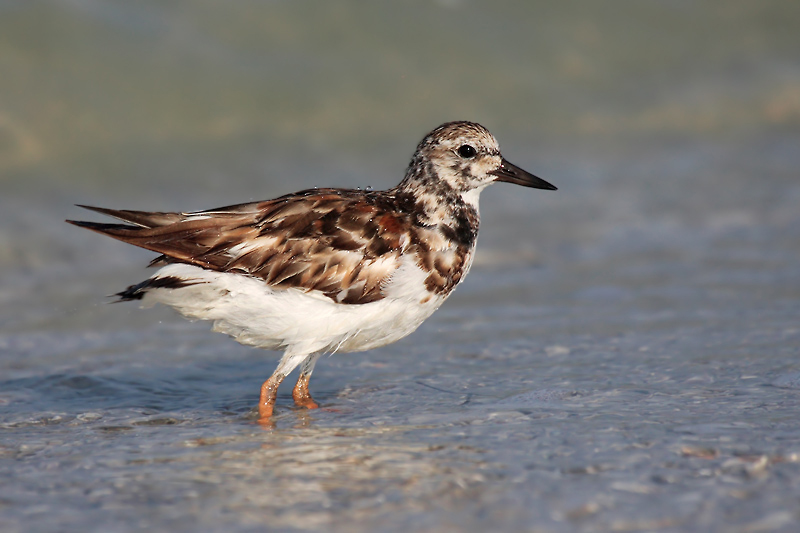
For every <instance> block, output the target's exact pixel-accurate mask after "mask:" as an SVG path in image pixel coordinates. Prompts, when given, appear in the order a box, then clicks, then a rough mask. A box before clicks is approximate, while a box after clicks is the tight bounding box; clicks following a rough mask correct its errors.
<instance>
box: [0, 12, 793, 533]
mask: <svg viewBox="0 0 800 533" xmlns="http://www.w3.org/2000/svg"><path fill="white" fill-rule="evenodd" d="M242 6H243V7H241V8H239V9H232V8H230V7H229V6H224V7H223V6H222V4H219V5H218V4H217V3H214V2H183V1H178V2H170V3H168V4H164V3H157V2H153V3H149V2H138V3H135V4H133V3H129V2H122V1H118V2H114V1H100V0H93V1H90V0H77V1H73V2H44V1H42V2H24V1H20V2H13V1H9V2H5V3H2V4H0V68H1V69H2V70H3V72H4V73H7V74H8V75H4V76H2V77H0V92H2V94H3V98H2V103H0V171H1V172H2V187H3V194H2V197H0V276H2V277H1V278H0V309H1V310H2V311H0V529H1V530H2V531H10V532H13V531H26V532H29V531H56V530H57V531H86V530H102V531H132V530H141V529H153V530H169V531H190V530H198V529H199V530H224V531H263V530H278V531H295V530H347V531H373V530H381V531H409V530H413V531H488V530H492V531H495V530H503V531H565V532H566V531H605V530H608V531H743V532H744V531H752V532H756V531H795V530H796V529H797V524H798V522H800V512H798V508H800V506H799V505H798V501H800V429H798V425H797V423H796V420H797V412H798V409H799V408H800V360H799V358H798V355H800V208H798V205H800V179H798V178H799V177H800V176H798V169H799V168H800V150H798V149H797V147H798V146H800V62H798V61H797V49H798V45H800V38H798V35H800V33H798V32H797V31H796V30H797V27H796V26H797V23H796V22H795V21H797V20H800V18H799V17H798V12H797V9H798V8H797V7H796V5H795V3H792V2H760V3H757V4H756V3H748V2H741V3H738V2H726V3H719V4H706V5H705V7H696V6H695V5H694V4H691V5H690V4H685V3H669V4H664V3H648V4H642V3H639V2H630V3H621V4H616V6H617V7H616V8H615V9H614V10H610V9H608V8H607V7H603V8H602V9H600V8H598V7H595V4H594V3H570V4H559V6H560V7H552V6H534V5H533V4H527V3H518V4H517V3H504V4H493V7H492V9H491V10H490V9H489V7H487V6H482V5H478V4H471V3H468V2H458V1H456V2H452V1H449V2H438V3H432V4H431V3H422V2H420V3H418V4H416V5H415V6H413V9H412V8H411V7H408V6H403V7H399V4H398V6H394V5H380V6H377V5H375V6H372V5H371V4H370V5H355V4H339V5H338V7H325V8H322V7H317V8H316V10H315V11H313V12H309V9H308V6H304V5H302V4H300V3H292V4H272V3H264V4H247V5H246V6H245V5H244V4H242ZM421 10H423V11H424V12H425V13H426V14H427V16H426V17H423V18H422V19H420V17H419V13H420V12H421ZM454 118H465V119H473V120H478V121H481V122H483V123H485V125H486V126H488V127H489V128H490V129H491V130H492V131H493V132H494V133H495V134H496V135H497V136H498V138H499V140H500V142H501V145H502V146H503V151H504V154H505V155H506V157H507V158H508V159H509V160H511V161H512V162H515V163H516V164H519V165H520V166H522V167H523V168H526V169H529V170H531V171H533V172H534V173H537V174H539V175H541V176H542V177H543V178H545V179H547V180H548V181H551V182H553V183H554V184H556V185H557V186H559V188H560V190H559V191H558V192H556V193H550V192H546V191H531V190H520V189H517V188H514V187H512V186H502V185H498V186H496V187H492V188H490V189H489V190H487V191H486V192H485V193H484V194H483V198H482V205H481V208H482V215H483V227H482V230H481V237H480V243H479V245H478V248H479V250H478V255H477V258H476V264H475V267H474V268H473V271H472V272H471V273H470V276H469V277H468V278H467V280H466V282H465V283H464V284H463V285H462V286H461V287H460V288H459V289H458V291H457V292H456V294H455V295H454V296H453V297H452V298H451V299H450V300H448V302H447V303H446V304H445V305H444V306H443V307H442V309H440V310H439V311H438V312H437V313H436V314H435V315H434V316H433V317H432V318H431V319H430V320H429V321H428V322H426V323H425V324H423V326H422V327H421V328H420V329H419V330H418V331H417V332H416V333H414V334H413V335H411V336H409V337H408V338H406V339H404V340H402V341H400V342H398V343H396V344H394V345H391V346H387V347H385V348H382V349H379V350H373V351H370V352H367V353H362V354H337V355H335V356H332V357H325V358H323V359H322V360H321V361H320V363H319V365H318V366H317V370H316V372H315V375H314V379H313V380H312V382H311V390H312V393H313V394H314V397H315V398H316V399H317V401H318V402H319V403H320V404H321V405H322V409H318V410H314V411H307V410H300V409H296V408H294V407H293V406H292V401H291V397H290V387H287V389H286V390H283V389H282V390H281V391H280V394H279V398H278V407H277V409H276V416H275V419H274V426H273V427H271V428H262V427H260V426H258V425H257V424H256V423H255V422H254V413H253V409H254V407H255V403H256V400H257V393H258V389H259V386H260V384H261V382H262V381H263V380H264V379H265V378H266V377H267V376H268V375H269V374H270V373H271V372H272V370H273V368H274V365H275V363H276V360H277V357H278V354H274V353H268V352H262V351H258V350H253V349H249V348H246V347H242V346H239V345H238V344H236V343H235V342H233V341H231V340H230V339H228V338H226V337H225V336H222V335H219V334H214V333H212V332H210V331H209V330H208V327H207V326H206V325H205V324H202V323H190V322H186V321H184V320H182V319H180V318H179V317H177V316H176V315H174V314H173V313H172V312H171V311H170V310H167V309H163V308H154V309H147V310H140V309H138V308H137V307H136V306H135V305H130V304H125V305H123V304H113V305H112V304H108V303H107V302H108V301H109V299H108V298H106V297H105V295H107V294H111V293H114V292H116V291H118V290H120V289H121V288H124V287H125V286H126V285H128V284H131V283H134V282H137V281H140V280H141V279H143V277H144V276H146V275H147V271H146V270H145V269H144V265H145V264H146V263H147V261H148V260H149V259H150V258H151V257H152V254H149V253H148V252H145V251H142V250H136V249H134V248H132V247H128V246H125V245H122V244H120V243H115V242H113V241H111V240H109V239H104V238H102V237H100V236H97V235H93V234H90V233H89V232H85V231H80V230H79V229H78V228H74V227H71V226H67V225H66V224H64V223H63V222H62V221H63V219H65V218H80V217H84V216H86V215H85V214H84V213H81V212H80V210H79V209H77V208H74V207H72V205H71V204H73V203H87V204H99V205H105V206H109V207H120V208H125V207H127V208H134V209H136V208H139V209H198V208H207V207H213V206H215V205H226V204H231V203H235V202H241V201H247V200H250V199H262V198H268V197H272V196H276V195H279V194H284V193H287V192H290V191H292V190H296V189H299V188H303V187H312V186H331V185H341V186H353V187H355V186H374V187H376V188H382V187H388V186H391V185H393V184H394V183H395V182H396V181H398V180H399V178H400V176H401V173H402V171H403V169H404V168H405V165H406V164H407V158H408V156H409V155H410V153H411V151H412V150H413V147H414V145H415V143H416V142H418V140H419V138H420V137H421V136H422V135H423V134H424V133H425V132H427V131H428V130H430V129H431V128H432V127H434V126H436V125H437V124H438V123H439V122H442V121H444V120H448V119H454ZM291 379H292V378H291V377H290V378H289V380H290V381H291Z"/></svg>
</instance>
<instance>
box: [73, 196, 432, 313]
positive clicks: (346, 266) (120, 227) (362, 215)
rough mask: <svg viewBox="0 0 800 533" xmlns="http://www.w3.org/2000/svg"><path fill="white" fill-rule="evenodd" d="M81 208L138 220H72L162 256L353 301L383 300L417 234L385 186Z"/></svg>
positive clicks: (407, 211) (401, 201) (403, 205)
mask: <svg viewBox="0 0 800 533" xmlns="http://www.w3.org/2000/svg"><path fill="white" fill-rule="evenodd" d="M81 207H85V208H87V209H90V210H93V211H96V212H99V213H103V214H105V215H109V216H112V217H115V218H118V219H120V220H122V221H124V222H128V223H130V224H101V223H95V222H81V221H68V222H70V223H72V224H75V225H77V226H80V227H84V228H87V229H90V230H93V231H96V232H99V233H103V234H105V235H108V236H110V237H113V238H115V239H118V240H121V241H123V242H127V243H129V244H133V245H135V246H139V247H141V248H146V249H148V250H152V251H154V252H158V253H160V254H163V255H162V256H161V257H160V258H158V259H157V260H156V261H154V263H163V262H182V263H189V264H192V265H197V266H200V267H203V268H207V269H211V270H216V271H221V272H240V273H244V274H248V275H251V276H255V277H258V278H261V279H263V280H264V281H265V282H266V283H267V284H269V285H271V286H274V287H283V288H289V287H294V288H299V289H303V290H307V291H312V290H314V291H319V292H321V293H323V294H325V295H326V296H328V297H330V298H331V299H333V300H334V301H336V302H340V303H346V304H363V303H368V302H373V301H376V300H380V299H382V298H383V297H384V295H383V293H382V288H383V285H384V284H385V283H386V282H387V281H388V280H389V278H390V277H391V276H392V274H393V273H394V272H395V270H396V269H397V268H399V266H400V256H401V254H402V253H403V252H404V251H405V250H406V249H408V248H409V247H410V246H415V244H414V243H412V241H417V239H415V238H414V236H413V235H414V234H415V233H414V231H413V226H414V224H415V220H414V218H413V216H412V214H411V210H410V209H408V207H409V206H408V201H407V199H403V198H400V197H395V196H393V195H391V194H388V195H387V193H385V192H384V193H382V194H380V195H379V194H375V193H372V192H367V191H353V190H344V189H314V190H309V191H303V192H300V193H295V194H292V195H287V196H283V197H281V198H277V199H275V200H268V201H265V202H255V203H248V204H240V205H233V206H228V207H222V208H218V209H212V210H209V211H198V212H193V213H150V212H143V211H122V210H113V209H104V208H97V207H88V206H81ZM416 246H418V244H417V245H416Z"/></svg>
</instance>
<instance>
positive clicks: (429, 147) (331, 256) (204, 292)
mask: <svg viewBox="0 0 800 533" xmlns="http://www.w3.org/2000/svg"><path fill="white" fill-rule="evenodd" d="M495 181H505V182H508V183H516V184H517V185H523V186H525V187H534V188H537V189H551V190H555V189H556V187H554V186H553V185H551V184H549V183H547V182H546V181H544V180H542V179H540V178H537V177H536V176H534V175H532V174H529V173H528V172H526V171H524V170H522V169H521V168H519V167H516V166H514V165H512V164H511V163H509V162H508V161H506V160H505V159H504V158H503V156H502V155H501V154H500V149H499V146H498V144H497V141H496V140H495V138H494V137H493V136H492V134H491V133H489V131H488V130H487V129H486V128H484V127H483V126H481V125H480V124H476V123H474V122H449V123H446V124H442V125H441V126H439V127H438V128H436V129H435V130H433V131H432V132H430V133H429V134H428V135H426V136H425V138H424V139H422V141H421V142H420V143H419V145H418V146H417V150H416V152H414V156H413V157H412V159H411V163H410V164H409V166H408V169H407V170H406V174H405V177H404V178H403V181H401V182H400V184H399V185H398V186H396V187H394V188H392V189H388V190H385V191H372V190H351V189H311V190H305V191H300V192H296V193H294V194H287V195H286V196H281V197H280V198H276V199H274V200H266V201H263V202H253V203H246V204H239V205H232V206H228V207H220V208H217V209H211V210H208V211H196V212H190V213H159V212H145V211H127V210H116V209H104V208H100V207H89V206H80V207H85V208H86V209H90V210H92V211H96V212H98V213H102V214H104V215H109V216H112V217H115V218H117V219H119V220H122V221H123V222H126V224H101V223H96V222H82V221H72V220H70V221H68V222H70V223H72V224H75V225H76V226H80V227H83V228H87V229H90V230H93V231H96V232H98V233H102V234H104V235H108V236H110V237H113V238H115V239H119V240H121V241H124V242H127V243H129V244H133V245H135V246H140V247H142V248H146V249H148V250H152V251H154V252H157V253H159V254H161V255H160V256H158V257H157V258H156V259H154V260H153V261H152V262H151V263H150V265H151V266H158V267H161V268H160V269H159V270H158V271H156V273H155V274H153V275H152V276H151V277H149V278H148V279H146V280H144V281H143V282H141V283H139V284H137V285H131V286H130V287H128V288H127V289H125V290H124V291H122V292H120V293H119V294H117V296H119V297H120V300H142V302H144V303H150V302H153V303H155V302H160V303H163V304H166V305H169V306H172V307H174V308H175V309H176V310H177V311H178V312H180V313H181V314H182V315H184V316H186V317H188V318H190V319H203V320H211V321H213V323H214V326H213V329H214V331H220V332H223V333H227V334H228V335H230V336H231V337H233V338H235V339H236V340H237V341H239V342H240V343H242V344H247V345H251V346H257V347H260V348H266V349H270V350H283V352H284V354H283V357H282V358H281V360H280V363H279V364H278V368H277V369H276V370H275V372H274V373H273V374H272V376H270V378H269V379H267V380H266V381H265V382H264V384H263V385H262V387H261V398H260V402H259V405H258V409H259V417H260V420H262V421H265V422H266V421H268V420H269V418H270V417H271V415H272V411H273V406H274V405H275V398H276V396H277V392H278V386H279V385H280V384H281V382H282V381H283V380H284V378H285V377H286V376H287V375H288V374H289V373H290V372H291V371H292V370H293V369H294V368H295V367H296V366H298V365H300V376H299V378H298V380H297V384H296V385H295V387H294V390H293V391H292V397H293V398H294V401H295V403H296V404H297V405H299V406H302V407H307V408H311V409H313V408H315V407H317V404H316V402H314V400H313V399H312V398H311V395H310V394H309V391H308V382H309V378H310V377H311V372H312V371H313V370H314V365H315V364H316V362H317V359H319V357H320V356H321V355H322V354H323V353H334V352H357V351H362V350H369V349H372V348H377V347H379V346H384V345H386V344H389V343H392V342H394V341H396V340H398V339H401V338H403V337H405V336H406V335H408V334H409V333H411V332H412V331H414V330H415V329H417V327H418V326H419V325H420V324H421V323H422V322H423V321H424V320H425V319H426V318H428V317H429V316H431V314H432V313H433V312H434V311H436V309H438V308H439V306H440V305H442V303H443V302H444V301H445V300H446V299H447V297H448V296H449V295H450V294H451V293H452V292H453V289H455V287H456V285H458V284H459V283H460V282H461V281H462V280H463V279H464V276H466V274H467V272H469V269H470V266H471V265H472V258H473V253H474V251H475V242H476V240H477V237H478V224H479V221H480V217H479V215H478V196H479V195H480V192H481V191H482V190H483V189H484V187H486V186H487V185H490V184H492V183H494V182H495Z"/></svg>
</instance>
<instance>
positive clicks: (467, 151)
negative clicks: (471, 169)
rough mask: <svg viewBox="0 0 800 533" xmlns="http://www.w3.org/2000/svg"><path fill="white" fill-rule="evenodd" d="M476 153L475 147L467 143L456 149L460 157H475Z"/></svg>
mask: <svg viewBox="0 0 800 533" xmlns="http://www.w3.org/2000/svg"><path fill="white" fill-rule="evenodd" d="M476 153H477V152H476V151H475V148H473V147H472V146H470V145H468V144H463V145H461V147H460V148H459V149H458V155H460V156H461V157H463V158H465V159H470V158H472V157H475V154H476Z"/></svg>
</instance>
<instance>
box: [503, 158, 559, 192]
mask: <svg viewBox="0 0 800 533" xmlns="http://www.w3.org/2000/svg"><path fill="white" fill-rule="evenodd" d="M489 174H494V175H495V176H497V179H496V180H495V181H505V182H508V183H516V184H517V185H522V186H523V187H533V188H534V189H547V190H549V191H556V190H558V188H557V187H556V186H555V185H552V184H550V183H547V182H546V181H544V180H543V179H542V178H537V177H536V176H534V175H533V174H531V173H530V172H526V171H524V170H522V169H521V168H519V167H518V166H516V165H512V164H511V163H509V162H508V161H506V160H505V159H503V161H502V162H501V163H500V167H499V168H498V169H497V170H493V171H491V172H490V173H489Z"/></svg>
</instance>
